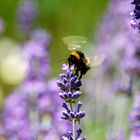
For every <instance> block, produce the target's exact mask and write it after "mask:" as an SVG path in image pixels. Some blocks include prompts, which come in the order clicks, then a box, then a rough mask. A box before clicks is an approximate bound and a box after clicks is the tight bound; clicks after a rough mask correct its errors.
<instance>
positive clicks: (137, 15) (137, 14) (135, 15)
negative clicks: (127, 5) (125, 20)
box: [129, 0, 140, 30]
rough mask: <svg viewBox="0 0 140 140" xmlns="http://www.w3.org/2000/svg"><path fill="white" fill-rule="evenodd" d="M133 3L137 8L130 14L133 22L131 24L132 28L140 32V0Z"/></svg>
mask: <svg viewBox="0 0 140 140" xmlns="http://www.w3.org/2000/svg"><path fill="white" fill-rule="evenodd" d="M131 3H132V4H134V6H135V8H134V11H133V12H130V16H131V20H130V22H129V24H130V25H131V27H132V28H134V29H138V30H140V22H139V19H140V0H133V1H132V2H131Z"/></svg>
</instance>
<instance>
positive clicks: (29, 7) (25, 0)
mask: <svg viewBox="0 0 140 140" xmlns="http://www.w3.org/2000/svg"><path fill="white" fill-rule="evenodd" d="M37 19H38V4H37V0H21V3H20V5H19V8H18V10H17V22H18V26H19V30H20V33H22V34H23V35H24V36H27V37H29V36H30V35H31V33H32V31H33V30H34V27H35V24H36V22H37Z"/></svg>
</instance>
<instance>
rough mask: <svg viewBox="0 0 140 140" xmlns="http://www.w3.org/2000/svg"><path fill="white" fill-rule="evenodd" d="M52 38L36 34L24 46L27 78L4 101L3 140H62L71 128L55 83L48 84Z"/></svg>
mask: <svg viewBox="0 0 140 140" xmlns="http://www.w3.org/2000/svg"><path fill="white" fill-rule="evenodd" d="M49 38H50V37H49V35H48V34H47V33H46V32H44V31H43V30H37V31H35V32H33V35H32V38H31V40H30V41H28V42H26V43H25V44H24V46H23V53H24V55H25V57H26V59H27V60H28V62H29V67H28V69H27V77H26V78H25V80H24V81H23V83H21V85H20V86H19V88H18V89H16V90H15V91H14V93H12V94H11V95H10V96H9V97H8V98H7V100H6V101H5V106H4V111H3V118H2V120H3V121H2V122H1V125H0V139H6V140H49V139H50V140H59V139H60V138H61V137H62V135H63V134H64V131H65V130H67V127H68V125H67V124H66V123H65V121H64V120H62V119H61V118H59V117H58V116H60V109H61V102H60V101H59V100H58V97H59V96H58V92H59V88H58V86H57V84H56V80H50V81H48V80H47V81H46V79H47V78H48V74H49V72H50V66H49V55H48V45H49V42H50V39H49Z"/></svg>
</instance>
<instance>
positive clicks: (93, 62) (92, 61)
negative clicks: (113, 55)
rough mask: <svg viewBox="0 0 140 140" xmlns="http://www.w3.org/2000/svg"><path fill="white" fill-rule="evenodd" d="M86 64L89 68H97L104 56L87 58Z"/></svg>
mask: <svg viewBox="0 0 140 140" xmlns="http://www.w3.org/2000/svg"><path fill="white" fill-rule="evenodd" d="M87 60H88V63H89V65H90V66H91V67H96V66H99V65H100V64H102V63H103V61H104V60H105V55H96V56H94V57H87Z"/></svg>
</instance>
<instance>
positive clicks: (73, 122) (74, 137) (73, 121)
mask: <svg viewBox="0 0 140 140" xmlns="http://www.w3.org/2000/svg"><path fill="white" fill-rule="evenodd" d="M70 108H71V111H72V112H73V106H72V102H70ZM72 135H73V140H76V133H75V119H72Z"/></svg>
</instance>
